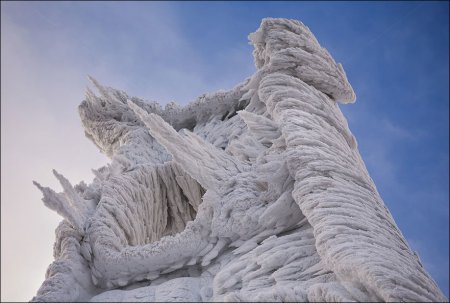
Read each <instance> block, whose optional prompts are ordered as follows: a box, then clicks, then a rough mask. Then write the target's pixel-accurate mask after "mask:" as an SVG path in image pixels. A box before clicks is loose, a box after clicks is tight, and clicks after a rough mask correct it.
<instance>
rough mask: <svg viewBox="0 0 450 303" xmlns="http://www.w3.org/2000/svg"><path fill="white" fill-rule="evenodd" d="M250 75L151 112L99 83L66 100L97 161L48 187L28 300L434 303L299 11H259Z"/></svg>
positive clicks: (339, 76)
mask: <svg viewBox="0 0 450 303" xmlns="http://www.w3.org/2000/svg"><path fill="white" fill-rule="evenodd" d="M249 38H250V41H251V42H252V43H253V45H254V47H255V50H254V52H253V55H254V60H255V64H256V66H257V72H256V73H255V74H254V75H253V76H251V77H250V78H248V79H247V80H245V81H244V82H243V83H241V84H239V85H237V86H236V87H235V88H234V89H232V90H231V91H228V92H219V93H215V94H205V95H203V96H201V97H200V98H198V99H197V100H196V101H195V102H193V103H191V104H189V105H187V106H186V107H179V106H177V105H176V104H174V103H171V104H169V105H167V106H166V107H165V108H164V109H163V108H162V107H161V106H160V105H159V104H157V103H155V102H153V103H146V102H144V101H143V100H140V99H138V98H134V97H129V96H128V95H127V94H126V93H124V92H121V91H118V90H115V89H112V88H108V87H104V86H101V85H99V84H98V83H97V82H96V81H95V80H94V79H92V81H93V83H94V85H95V86H96V87H97V89H98V91H99V95H96V94H94V93H93V92H92V91H89V90H88V91H87V94H86V99H85V100H84V101H83V102H82V103H81V105H80V107H79V112H80V116H81V120H82V123H83V126H84V128H85V132H86V136H87V137H88V138H89V139H91V140H92V141H93V142H94V143H95V144H96V145H97V146H98V147H99V148H100V149H101V150H102V151H103V152H104V153H105V154H106V155H108V156H109V157H110V158H111V163H110V164H109V165H108V166H105V167H102V168H100V169H98V170H94V173H95V176H96V177H95V179H94V181H93V182H92V183H91V184H89V185H86V184H85V183H80V184H78V185H76V186H72V185H71V184H70V183H69V181H68V180H66V179H65V178H64V177H63V176H62V175H60V174H59V173H57V172H56V171H55V172H54V173H55V176H56V178H57V179H58V180H59V181H60V182H61V185H62V187H63V189H64V191H63V192H62V193H56V192H54V191H53V190H51V189H49V188H46V187H43V186H41V185H39V184H38V183H36V185H37V186H38V188H39V189H41V191H42V192H43V194H44V198H43V201H44V203H45V205H47V206H48V207H49V208H51V209H53V210H55V211H56V212H58V213H59V214H60V215H61V216H63V217H64V220H63V221H62V222H61V224H60V226H59V227H58V228H57V230H56V243H55V247H54V257H55V261H54V262H53V263H52V264H51V265H50V267H49V268H48V271H47V274H46V280H45V281H44V283H43V284H42V286H41V288H40V289H39V291H38V293H37V295H36V296H35V297H34V298H33V300H34V301H89V300H90V301H91V302H98V301H135V302H136V301H143V302H144V301H146V302H148V301H159V302H162V301H333V302H334V301H443V300H447V299H446V298H445V297H444V295H443V294H442V292H441V291H440V290H439V289H438V287H437V286H436V283H435V282H434V281H433V279H432V278H431V277H430V275H429V274H428V273H427V272H426V271H425V269H424V268H423V266H422V264H421V263H420V260H419V259H418V257H417V256H416V254H415V253H414V252H413V251H412V250H411V248H410V247H409V246H408V244H407V242H406V241H405V239H404V237H403V236H402V234H401V232H400V231H399V229H398V227H397V225H396V224H395V222H394V220H393V218H392V216H391V214H390V213H389V211H388V210H387V209H386V207H385V205H384V203H383V201H382V200H381V198H380V196H379V194H378V192H377V190H376V187H375V185H374V183H373V181H372V179H371V178H370V177H369V175H368V172H367V170H366V168H365V165H364V163H363V161H362V159H361V157H360V155H359V153H358V150H357V144H356V140H355V138H354V137H353V135H352V134H351V132H350V130H349V128H348V125H347V122H346V120H345V118H344V117H343V115H342V113H341V111H340V110H339V107H338V104H337V101H339V102H342V103H352V102H354V101H355V94H354V92H353V90H352V88H351V86H350V84H349V83H348V81H347V78H346V75H345V72H344V70H343V69H342V66H341V65H340V64H337V63H336V62H335V61H334V60H333V58H332V57H331V56H330V54H329V53H328V52H327V51H326V50H325V49H324V48H322V47H321V46H320V45H319V43H318V42H317V40H316V39H315V37H314V36H313V34H312V33H311V32H310V31H309V29H308V28H307V27H306V26H304V25H303V24H302V23H300V22H297V21H293V20H286V19H264V20H263V21H262V23H261V26H260V28H259V29H258V30H257V31H256V32H255V33H252V34H251V35H250V36H249Z"/></svg>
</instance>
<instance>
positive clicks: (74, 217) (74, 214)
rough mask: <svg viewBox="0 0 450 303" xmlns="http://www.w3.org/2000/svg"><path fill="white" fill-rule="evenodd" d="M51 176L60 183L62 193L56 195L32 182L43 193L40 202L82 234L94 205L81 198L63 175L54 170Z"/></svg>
mask: <svg viewBox="0 0 450 303" xmlns="http://www.w3.org/2000/svg"><path fill="white" fill-rule="evenodd" d="M53 174H54V175H55V177H56V178H57V179H58V181H59V182H60V183H61V186H62V187H63V190H64V191H63V193H56V192H55V191H54V190H52V189H51V188H48V187H43V186H42V185H40V184H39V183H38V182H36V181H33V184H34V185H36V187H37V188H39V190H40V191H41V192H42V193H43V195H44V197H43V198H42V201H43V202H44V204H45V205H46V206H47V207H48V208H50V209H52V210H54V211H56V212H57V213H58V214H59V215H61V216H62V217H64V218H66V219H67V220H68V221H69V222H70V223H71V224H72V226H73V227H74V228H75V229H77V230H78V231H79V232H80V233H82V234H84V223H85V222H86V220H87V218H88V217H89V216H90V215H91V213H92V212H93V211H94V208H95V205H94V204H93V203H92V201H90V200H89V201H87V200H84V199H83V198H81V197H80V196H79V194H78V193H77V192H76V191H75V189H74V188H73V186H72V185H71V184H70V182H69V181H68V180H67V179H66V178H65V177H64V176H63V175H61V174H59V173H58V172H57V171H56V170H53Z"/></svg>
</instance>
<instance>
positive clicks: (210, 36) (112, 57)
mask: <svg viewBox="0 0 450 303" xmlns="http://www.w3.org/2000/svg"><path fill="white" fill-rule="evenodd" d="M1 9H2V10H1V76H2V77H1V109H2V110H1V135H2V137H1V141H2V142H1V143H2V144H1V155H2V157H1V162H2V166H1V167H2V168H1V174H2V178H1V184H2V192H1V195H2V203H1V208H2V215H1V216H2V223H1V224H2V231H1V233H2V237H1V241H2V256H1V258H2V261H1V262H2V273H1V274H2V300H8V301H11V300H29V299H30V298H31V296H33V295H34V293H35V292H36V290H37V287H38V286H39V285H40V283H41V282H42V280H43V279H44V273H45V269H46V267H47V265H48V264H49V263H50V262H51V260H52V251H51V250H52V243H53V240H54V232H53V231H54V228H55V227H56V225H57V224H58V222H59V221H60V218H59V217H58V216H57V215H55V214H53V213H51V211H50V210H47V209H45V207H44V206H43V203H42V202H40V199H41V197H40V193H39V192H38V191H37V190H36V189H35V188H33V186H32V184H31V180H37V181H39V182H41V183H42V184H44V185H49V186H51V187H53V188H55V189H57V190H58V189H60V187H59V185H58V184H57V183H56V181H55V180H54V178H53V177H52V176H51V169H52V168H56V169H57V170H58V171H60V172H61V173H63V174H65V175H66V176H67V177H68V178H69V179H70V180H71V181H72V182H73V183H77V182H79V181H81V180H83V179H84V180H88V181H89V180H92V178H93V175H92V173H91V172H90V169H91V168H97V167H99V166H101V165H104V164H105V163H107V159H106V158H105V157H104V156H103V155H101V154H100V153H99V152H98V150H97V149H96V148H95V147H94V146H93V144H91V143H90V142H89V141H88V140H87V139H86V138H84V135H83V130H82V128H81V125H80V122H79V118H78V114H77V110H76V107H77V105H78V104H79V103H80V102H81V100H82V99H83V95H84V90H85V87H86V86H87V85H89V83H88V81H87V77H86V75H87V74H89V75H92V76H94V77H95V78H96V79H97V80H99V82H100V83H103V84H105V85H109V86H113V87H116V88H119V89H123V90H125V91H127V92H128V93H129V94H130V95H136V96H140V97H143V98H145V99H148V100H157V101H160V102H161V103H163V104H164V103H167V102H169V101H172V100H175V101H177V102H178V103H181V104H186V103H187V102H189V101H192V100H194V99H195V97H197V96H199V95H201V94H202V93H205V92H213V91H216V90H219V89H229V88H232V87H233V86H234V85H235V84H237V83H239V82H240V81H242V80H243V79H244V78H246V77H248V76H250V75H251V74H252V73H253V72H254V71H255V68H254V66H253V59H252V54H251V52H252V46H250V45H249V44H248V40H247V35H248V34H249V33H250V32H253V31H255V30H256V29H257V28H258V26H259V24H260V21H261V19H262V18H263V17H284V18H293V19H298V20H301V21H302V22H303V23H305V24H306V25H307V26H308V27H309V28H310V29H311V30H312V32H313V33H314V34H315V35H316V37H317V39H318V40H319V42H320V43H321V45H322V46H324V47H325V48H327V49H328V51H329V52H330V53H331V54H332V56H333V57H334V58H335V60H336V61H338V62H341V63H342V64H343V66H344V69H345V71H346V73H347V76H348V78H349V81H350V83H351V84H352V86H353V88H354V90H355V92H356V95H357V101H356V103H355V104H352V105H346V106H341V108H342V110H343V112H344V114H345V115H346V117H347V119H348V121H349V125H350V128H351V130H352V131H353V133H354V134H355V136H356V138H357V141H358V146H359V149H360V152H361V154H362V156H363V159H364V160H365V162H366V165H367V167H368V170H369V172H370V173H371V176H372V178H373V179H374V181H375V184H376V185H377V188H378V190H379V192H380V194H381V196H382V197H383V199H384V201H385V203H386V204H387V206H388V208H389V209H390V211H391V212H392V214H393V216H394V218H395V220H396V222H397V224H398V226H399V227H400V229H401V230H402V232H403V234H404V236H405V237H406V238H407V240H408V241H409V243H410V245H411V246H412V247H413V249H415V250H417V251H418V253H419V255H420V257H421V259H422V261H423V263H424V264H425V267H426V268H427V269H428V271H429V272H430V273H431V274H432V276H433V277H434V279H435V280H436V281H437V282H438V284H439V285H440V287H441V289H442V290H443V291H444V293H445V294H446V296H447V297H448V295H449V288H448V285H449V248H448V243H449V187H448V186H449V185H448V184H449V133H448V132H449V86H448V83H449V61H448V54H449V15H448V10H449V3H448V2H314V3H313V2H207V3H204V2H202V3H199V2H187V3H186V2H170V3H168V2H38V3H35V2H4V1H2V2H1ZM24 222H27V223H26V224H24ZM29 246H32V247H34V249H33V250H34V251H35V252H34V255H33V258H30V252H31V251H30V250H28V251H25V249H26V248H27V247H29ZM24 277H26V278H24Z"/></svg>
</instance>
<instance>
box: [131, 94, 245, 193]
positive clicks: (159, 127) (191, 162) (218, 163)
mask: <svg viewBox="0 0 450 303" xmlns="http://www.w3.org/2000/svg"><path fill="white" fill-rule="evenodd" d="M128 105H129V106H130V107H131V108H132V109H133V110H134V112H135V113H136V114H137V115H138V116H139V117H140V119H141V120H142V121H143V122H144V124H145V125H146V126H147V128H148V130H149V131H150V134H151V135H152V136H153V137H154V138H156V140H158V142H159V143H160V144H162V145H163V146H164V147H165V148H166V149H167V150H168V151H169V152H170V154H171V155H172V157H173V158H174V160H175V161H176V162H177V163H179V164H180V165H181V166H182V167H183V169H184V170H185V171H186V172H188V173H189V175H191V176H192V177H193V178H194V179H196V180H197V181H198V182H199V183H200V184H201V185H202V186H203V187H205V188H207V189H212V190H216V191H217V190H219V188H220V187H221V185H222V183H223V182H225V181H227V180H228V179H230V178H231V177H232V176H235V175H237V174H238V173H240V172H242V171H245V170H248V169H247V168H246V167H245V164H243V163H239V161H238V160H236V159H234V158H233V157H232V156H230V155H228V154H227V153H226V152H224V151H222V150H220V149H218V148H216V147H214V146H212V145H211V144H210V143H207V142H205V141H204V140H202V139H201V138H199V137H198V136H196V135H195V134H193V133H191V132H189V131H184V132H182V134H179V133H178V132H176V131H175V129H173V127H172V126H170V125H169V124H168V123H167V122H165V121H164V120H163V119H162V118H161V117H159V116H158V115H155V114H152V113H150V114H149V113H147V112H145V111H144V110H143V109H141V108H140V107H139V106H137V105H135V104H134V103H133V102H132V101H128Z"/></svg>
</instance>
